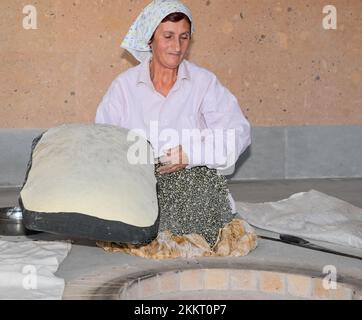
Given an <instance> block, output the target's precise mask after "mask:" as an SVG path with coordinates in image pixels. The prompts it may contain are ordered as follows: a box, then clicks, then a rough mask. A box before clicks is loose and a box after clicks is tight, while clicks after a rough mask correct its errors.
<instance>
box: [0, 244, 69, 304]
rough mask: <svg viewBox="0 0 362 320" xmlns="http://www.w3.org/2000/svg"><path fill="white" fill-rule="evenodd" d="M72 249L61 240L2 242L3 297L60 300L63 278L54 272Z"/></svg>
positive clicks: (0, 289)
mask: <svg viewBox="0 0 362 320" xmlns="http://www.w3.org/2000/svg"><path fill="white" fill-rule="evenodd" d="M70 249H71V244H70V243H68V242H60V241H23V242H13V241H0V299H1V300H38V299H42V300H59V299H61V298H62V295H63V291H64V286H65V284H64V280H63V279H61V278H58V277H56V276H55V275H54V273H55V272H56V271H57V269H58V267H59V264H60V263H61V262H62V261H63V260H64V259H65V257H66V256H67V255H68V253H69V251H70Z"/></svg>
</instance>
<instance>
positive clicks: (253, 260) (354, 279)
mask: <svg viewBox="0 0 362 320" xmlns="http://www.w3.org/2000/svg"><path fill="white" fill-rule="evenodd" d="M311 189H315V190H318V191H320V192H323V193H326V194H328V195H331V196H335V197H337V198H340V199H342V200H345V201H348V202H350V203H352V204H354V205H355V206H358V207H361V208H362V197H361V195H362V179H323V180H283V181H247V182H237V183H236V182H232V183H230V191H231V193H232V194H233V196H234V199H235V200H236V201H246V202H267V201H277V200H281V199H285V198H288V197H289V196H290V195H292V194H294V193H297V192H304V191H309V190H311ZM18 192H19V190H18V189H9V188H2V189H1V188H0V206H1V207H6V206H14V205H17V196H18ZM257 232H258V234H264V235H265V234H266V235H271V236H276V235H275V234H273V233H269V232H266V231H262V230H257ZM34 238H37V239H42V240H52V239H54V240H56V239H62V237H59V236H56V235H49V234H39V235H36V236H29V237H4V236H0V239H1V240H17V241H18V240H22V239H23V240H25V239H27V240H30V239H34ZM315 243H316V244H321V243H319V242H318V243H317V242H315ZM322 245H323V244H322ZM329 247H330V248H333V249H336V250H341V251H344V252H346V253H351V254H355V255H359V256H362V252H361V250H354V249H350V250H349V249H346V248H344V247H339V246H329ZM210 261H213V263H214V265H215V266H217V265H225V264H226V265H228V266H232V267H238V266H239V267H240V266H243V267H250V268H253V267H256V268H259V269H260V268H261V269H264V270H276V269H279V270H280V269H283V270H285V271H286V272H292V273H303V272H305V270H309V272H311V273H313V274H316V275H319V276H323V267H324V266H326V265H333V266H335V267H336V268H337V275H338V278H339V279H342V280H343V281H346V282H349V283H352V284H354V285H357V286H359V287H362V272H361V270H362V261H361V260H357V259H352V258H347V257H342V256H338V255H334V254H329V253H323V252H319V251H313V250H309V249H306V248H301V247H297V246H292V245H288V244H285V243H280V242H275V241H270V240H264V239H259V240H258V247H257V248H256V249H255V250H254V251H252V252H251V253H250V254H249V255H247V256H245V257H240V258H198V259H189V260H188V261H187V259H182V261H180V259H175V260H173V261H172V260H161V261H158V260H146V259H142V258H139V257H134V256H129V255H126V254H120V253H106V252H105V251H103V250H102V249H101V248H98V247H96V245H95V243H94V241H88V240H82V239H73V246H72V250H71V252H70V254H69V255H68V257H67V258H66V259H65V260H64V262H63V263H62V264H61V265H60V268H59V270H58V271H57V273H56V275H57V276H59V277H61V278H64V279H65V281H66V283H71V282H72V281H74V280H77V279H82V278H84V277H87V276H89V275H92V274H102V273H107V272H109V270H111V269H112V268H113V269H114V268H116V269H117V270H125V272H126V270H128V271H132V272H140V271H142V270H151V269H152V270H157V269H159V268H160V267H165V265H167V266H169V267H172V266H173V267H175V268H176V267H180V266H189V267H192V266H194V267H197V266H200V265H203V264H205V265H209V262H210Z"/></svg>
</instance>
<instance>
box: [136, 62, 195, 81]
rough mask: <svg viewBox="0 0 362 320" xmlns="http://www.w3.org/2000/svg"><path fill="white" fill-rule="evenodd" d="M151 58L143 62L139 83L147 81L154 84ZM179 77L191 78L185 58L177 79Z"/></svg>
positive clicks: (138, 78)
mask: <svg viewBox="0 0 362 320" xmlns="http://www.w3.org/2000/svg"><path fill="white" fill-rule="evenodd" d="M150 59H151V57H149V58H148V59H146V60H144V61H143V62H142V63H141V65H140V69H139V73H138V77H137V84H138V83H145V84H147V85H150V86H151V87H153V84H152V81H151V76H150V68H149V63H150ZM179 79H181V80H183V79H187V80H190V72H189V69H188V67H187V64H186V62H185V60H183V61H182V62H181V64H180V65H179V68H178V74H177V80H179Z"/></svg>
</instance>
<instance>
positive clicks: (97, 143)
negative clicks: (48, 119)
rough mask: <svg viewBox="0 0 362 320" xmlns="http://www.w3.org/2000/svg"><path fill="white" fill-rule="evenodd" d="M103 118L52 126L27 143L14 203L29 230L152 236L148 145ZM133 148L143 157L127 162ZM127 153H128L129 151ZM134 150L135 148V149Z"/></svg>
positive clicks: (133, 238)
mask: <svg viewBox="0 0 362 320" xmlns="http://www.w3.org/2000/svg"><path fill="white" fill-rule="evenodd" d="M128 134H129V130H127V129H121V128H118V127H116V126H112V125H103V124H70V125H63V126H60V127H57V128H52V129H49V130H48V131H46V132H45V133H43V134H42V135H41V136H39V137H37V138H36V139H34V141H33V146H32V155H31V159H30V161H29V164H28V169H27V174H26V178H25V182H24V185H23V187H22V190H21V192H20V199H19V202H20V206H21V207H22V209H23V216H24V223H25V226H26V227H27V228H28V229H32V230H37V231H45V232H51V233H57V234H65V235H70V236H79V237H86V238H89V239H95V240H105V241H117V242H123V243H134V244H137V243H145V242H149V241H151V240H152V239H154V238H155V237H156V236H157V231H158V224H159V212H158V202H157V192H156V191H157V190H156V188H157V181H156V178H155V175H154V165H153V164H152V163H151V162H152V161H150V158H152V159H153V153H152V149H151V146H150V144H149V143H148V142H147V140H145V139H144V138H142V137H141V136H136V135H135V134H131V137H133V139H128V140H129V141H127V136H128ZM135 146H137V147H141V149H142V151H143V152H144V154H146V155H148V161H147V162H143V163H145V164H131V163H130V161H129V159H130V158H129V156H130V155H131V156H132V155H133V156H137V154H136V153H135V152H134V150H135ZM129 151H131V152H129ZM138 155H139V154H138Z"/></svg>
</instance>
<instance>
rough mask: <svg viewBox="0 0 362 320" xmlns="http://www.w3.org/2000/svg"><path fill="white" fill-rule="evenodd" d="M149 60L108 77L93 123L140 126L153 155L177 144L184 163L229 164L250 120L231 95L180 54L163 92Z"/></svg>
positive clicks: (244, 143)
mask: <svg viewBox="0 0 362 320" xmlns="http://www.w3.org/2000/svg"><path fill="white" fill-rule="evenodd" d="M149 61H150V60H149V59H147V60H145V61H144V62H142V63H141V64H139V65H137V66H136V67H133V68H130V69H128V70H127V71H125V72H123V73H121V74H120V75H119V76H118V77H117V78H116V79H115V80H114V81H113V82H112V84H111V86H110V87H109V89H108V91H107V93H106V94H105V96H104V97H103V99H102V101H101V103H100V104H99V106H98V109H97V114H96V120H95V121H96V123H107V124H113V125H116V126H119V127H123V128H127V129H137V130H140V131H142V132H144V135H145V138H147V139H148V140H149V141H150V143H151V145H152V146H153V148H154V153H155V157H158V156H160V155H162V154H163V152H164V150H165V149H168V148H172V147H175V146H177V145H180V144H181V145H182V146H183V149H184V151H185V152H186V153H187V155H188V158H189V166H188V167H187V168H191V167H194V166H199V165H206V166H208V167H209V168H216V169H220V170H222V169H227V168H230V167H233V165H234V164H235V162H236V161H237V159H238V157H239V156H240V155H241V154H242V153H243V152H244V151H245V149H246V148H247V147H248V146H249V145H250V143H251V139H250V124H249V122H248V121H247V120H246V118H245V117H244V115H243V113H242V111H241V109H240V107H239V104H238V102H237V99H236V98H235V96H234V95H233V94H232V93H231V92H230V91H229V90H228V89H227V88H225V87H224V86H223V85H222V84H221V83H220V82H219V80H218V79H217V77H216V76H215V75H214V74H213V73H212V72H210V71H208V70H207V69H204V68H202V67H199V66H197V65H196V64H193V63H191V62H189V61H187V60H183V61H182V63H181V64H180V66H179V70H178V75H177V81H176V82H175V84H174V86H173V87H172V89H171V90H170V92H169V93H168V95H167V97H165V96H163V95H162V94H161V93H159V92H158V91H156V90H155V88H154V86H153V83H152V81H151V78H150V72H149ZM205 129H206V130H205ZM195 134H196V135H195ZM190 137H191V138H190ZM227 174H230V171H229V172H228V173H227Z"/></svg>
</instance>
